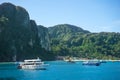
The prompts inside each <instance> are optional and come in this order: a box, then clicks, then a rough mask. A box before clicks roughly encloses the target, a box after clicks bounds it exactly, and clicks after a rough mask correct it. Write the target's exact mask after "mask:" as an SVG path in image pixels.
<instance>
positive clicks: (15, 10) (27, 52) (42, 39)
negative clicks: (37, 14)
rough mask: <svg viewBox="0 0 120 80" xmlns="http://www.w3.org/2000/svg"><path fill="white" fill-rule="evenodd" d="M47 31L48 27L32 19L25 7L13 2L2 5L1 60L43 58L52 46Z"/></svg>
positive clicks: (0, 10)
mask: <svg viewBox="0 0 120 80" xmlns="http://www.w3.org/2000/svg"><path fill="white" fill-rule="evenodd" d="M47 33H48V31H47V29H46V28H44V27H40V26H37V25H36V23H35V21H34V20H30V18H29V14H28V12H27V11H26V10H25V9H24V8H22V7H20V6H15V5H13V4H11V3H3V4H1V5H0V61H12V60H14V59H13V58H15V57H17V59H18V60H23V59H25V58H35V57H37V56H40V57H41V58H42V53H45V51H46V50H49V46H50V45H49V37H48V34H47ZM44 48H45V49H46V50H45V49H44Z"/></svg>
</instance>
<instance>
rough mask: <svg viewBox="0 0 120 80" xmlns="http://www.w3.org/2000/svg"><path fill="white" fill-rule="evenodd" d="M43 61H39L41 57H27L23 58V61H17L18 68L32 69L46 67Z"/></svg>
mask: <svg viewBox="0 0 120 80" xmlns="http://www.w3.org/2000/svg"><path fill="white" fill-rule="evenodd" d="M44 65H45V64H44V62H42V61H41V59H39V58H37V59H28V60H24V62H21V63H19V65H18V67H17V68H18V69H32V70H40V69H44V70H45V69H46V68H45V67H44Z"/></svg>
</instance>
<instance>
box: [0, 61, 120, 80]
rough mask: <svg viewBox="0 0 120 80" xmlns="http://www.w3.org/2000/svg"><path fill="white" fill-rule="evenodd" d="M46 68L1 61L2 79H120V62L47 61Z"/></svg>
mask: <svg viewBox="0 0 120 80" xmlns="http://www.w3.org/2000/svg"><path fill="white" fill-rule="evenodd" d="M45 63H46V64H49V65H48V66H47V67H46V70H22V69H17V64H14V63H0V80H120V62H107V63H101V65H100V66H87V65H82V62H81V61H78V62H75V63H70V62H65V61H46V62H45Z"/></svg>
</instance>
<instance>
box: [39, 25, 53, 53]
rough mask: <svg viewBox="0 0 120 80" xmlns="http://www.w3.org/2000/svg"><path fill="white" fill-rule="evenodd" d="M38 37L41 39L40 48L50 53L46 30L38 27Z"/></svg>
mask: <svg viewBox="0 0 120 80" xmlns="http://www.w3.org/2000/svg"><path fill="white" fill-rule="evenodd" d="M38 36H39V38H40V39H41V41H40V43H41V44H42V47H44V48H45V49H46V50H49V51H50V50H51V48H50V38H49V33H48V28H46V27H43V26H41V25H39V26H38Z"/></svg>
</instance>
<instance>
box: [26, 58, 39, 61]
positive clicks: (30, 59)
mask: <svg viewBox="0 0 120 80" xmlns="http://www.w3.org/2000/svg"><path fill="white" fill-rule="evenodd" d="M40 61H41V59H39V58H37V59H28V60H24V62H40Z"/></svg>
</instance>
